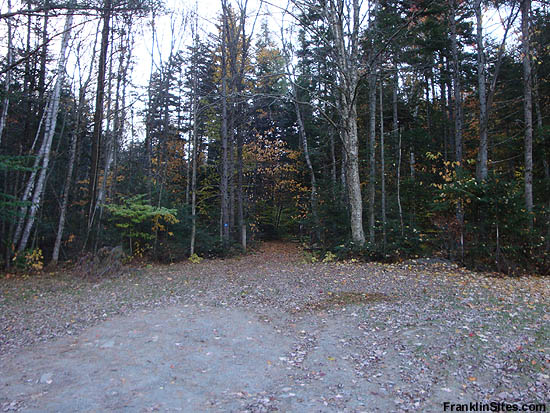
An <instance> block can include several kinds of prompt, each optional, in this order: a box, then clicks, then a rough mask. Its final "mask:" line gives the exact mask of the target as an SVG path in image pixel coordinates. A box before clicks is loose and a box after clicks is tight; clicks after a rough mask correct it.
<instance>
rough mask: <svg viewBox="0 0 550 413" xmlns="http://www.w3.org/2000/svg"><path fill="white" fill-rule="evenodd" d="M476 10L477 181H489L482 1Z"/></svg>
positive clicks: (475, 6)
mask: <svg viewBox="0 0 550 413" xmlns="http://www.w3.org/2000/svg"><path fill="white" fill-rule="evenodd" d="M474 10H475V14H476V27H477V32H476V40H477V82H478V88H479V90H478V92H479V152H478V158H477V168H476V179H477V180H478V181H484V180H485V179H487V174H488V168H487V156H488V155H487V148H488V144H487V91H486V81H487V76H486V63H485V47H484V46H483V17H482V13H481V0H475V4H474Z"/></svg>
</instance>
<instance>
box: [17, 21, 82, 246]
mask: <svg viewBox="0 0 550 413" xmlns="http://www.w3.org/2000/svg"><path fill="white" fill-rule="evenodd" d="M72 22H73V15H72V14H69V15H67V19H66V20H65V28H64V33H63V39H62V40H61V51H60V53H59V59H58V62H57V79H56V81H55V85H54V88H53V91H52V96H51V98H50V104H49V105H48V110H47V116H46V124H45V128H44V142H45V145H43V148H44V152H43V153H42V154H41V156H40V155H39V157H40V158H42V168H41V170H40V175H39V177H38V181H37V183H36V186H35V188H34V193H33V197H32V202H31V206H30V208H29V214H28V218H27V223H26V225H25V228H24V230H23V233H22V235H21V240H20V242H19V246H18V249H17V250H18V251H19V252H21V251H23V250H24V249H25V248H26V247H27V241H28V239H29V236H30V233H31V229H32V227H33V225H34V221H35V218H36V212H37V211H38V209H39V208H40V205H41V201H42V194H43V192H44V188H45V182H46V174H47V172H48V164H49V161H50V152H51V146H52V141H53V136H54V134H55V127H56V124H57V112H58V108H59V99H60V95H61V86H62V85H63V78H64V74H65V64H66V53H67V47H68V45H69V39H70V32H71V27H72Z"/></svg>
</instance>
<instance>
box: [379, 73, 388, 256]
mask: <svg viewBox="0 0 550 413" xmlns="http://www.w3.org/2000/svg"><path fill="white" fill-rule="evenodd" d="M383 99H384V98H383V90H382V79H380V179H381V183H380V184H381V186H382V188H381V190H382V193H381V199H380V201H381V209H382V211H381V213H382V247H383V251H384V255H385V254H386V246H387V239H386V160H385V158H384V105H383V103H384V101H383Z"/></svg>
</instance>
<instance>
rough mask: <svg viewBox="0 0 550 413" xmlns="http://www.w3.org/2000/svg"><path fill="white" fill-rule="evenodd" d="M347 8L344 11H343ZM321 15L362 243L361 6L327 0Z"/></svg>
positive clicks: (354, 232) (355, 234)
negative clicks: (335, 81)
mask: <svg viewBox="0 0 550 413" xmlns="http://www.w3.org/2000/svg"><path fill="white" fill-rule="evenodd" d="M344 9H346V14H345V13H343V12H342V10H344ZM323 13H324V18H325V21H326V22H327V24H328V25H329V27H330V29H331V32H332V35H333V36H334V47H333V49H334V55H335V56H334V57H335V59H336V62H337V65H336V67H337V68H338V73H337V75H338V88H339V91H340V106H339V112H340V117H341V120H342V126H343V130H342V134H341V137H342V143H343V146H344V148H345V152H346V186H347V192H348V201H349V206H350V213H351V214H350V215H351V217H350V221H351V222H350V224H351V238H352V241H353V242H354V243H355V244H359V245H363V244H364V243H365V233H364V230H363V200H362V197H361V180H360V178H359V140H358V136H357V101H356V96H357V88H358V86H359V67H358V64H359V62H358V57H357V56H358V54H359V46H360V45H359V32H360V21H361V7H360V3H359V1H358V0H352V1H350V2H349V4H347V5H346V7H344V1H343V0H337V1H334V2H328V3H327V4H326V5H325V6H324V9H323Z"/></svg>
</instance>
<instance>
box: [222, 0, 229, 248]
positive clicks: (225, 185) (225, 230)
mask: <svg viewBox="0 0 550 413" xmlns="http://www.w3.org/2000/svg"><path fill="white" fill-rule="evenodd" d="M222 9H223V17H222V19H223V22H222V26H223V27H222V45H221V49H222V50H221V54H222V58H221V65H222V68H221V70H222V79H221V80H222V99H221V100H222V125H221V138H222V165H221V179H220V198H221V205H220V215H221V220H220V223H221V228H220V234H221V238H222V243H223V244H224V245H225V246H227V245H228V244H229V236H230V234H229V154H228V150H229V136H228V130H227V122H228V119H227V115H228V112H227V104H228V102H227V55H226V49H227V31H228V30H229V28H228V27H227V26H228V21H227V20H228V18H229V16H228V15H227V3H226V0H222Z"/></svg>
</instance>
